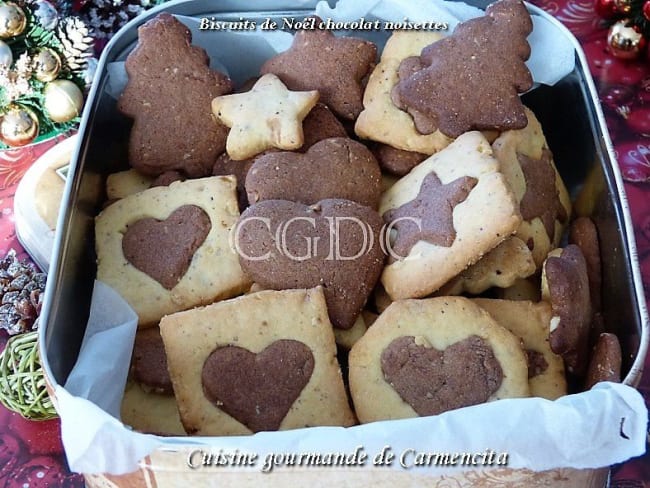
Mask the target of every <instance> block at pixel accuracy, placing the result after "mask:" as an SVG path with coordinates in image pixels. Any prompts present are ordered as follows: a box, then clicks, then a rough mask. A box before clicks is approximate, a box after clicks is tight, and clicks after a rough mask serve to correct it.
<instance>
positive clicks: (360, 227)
mask: <svg viewBox="0 0 650 488" xmlns="http://www.w3.org/2000/svg"><path fill="white" fill-rule="evenodd" d="M381 228H382V221H381V218H380V217H379V215H378V214H377V213H376V212H375V211H374V210H372V209H371V208H369V207H365V206H363V205H359V204H358V203H355V202H351V201H348V200H322V201H320V202H318V203H316V204H315V205H312V206H307V205H303V204H301V203H294V202H289V201H285V200H265V201H263V202H259V203H257V204H255V205H252V206H251V207H249V208H248V209H246V211H244V213H242V215H241V218H240V219H239V222H238V224H237V227H236V229H235V232H234V245H235V248H236V250H237V251H238V254H239V260H240V263H241V266H242V269H244V271H245V273H246V274H247V275H248V276H249V277H250V278H251V279H252V280H253V281H255V282H256V283H258V284H260V285H261V286H262V287H263V288H266V289H271V290H283V289H289V288H312V287H314V286H318V285H323V287H324V291H325V299H326V300H327V306H328V310H329V314H330V319H331V320H332V323H333V324H334V326H335V327H337V328H340V329H349V328H351V327H352V326H353V325H354V322H355V320H356V319H357V317H358V315H359V314H360V313H361V310H362V309H363V306H364V305H365V303H366V300H367V299H368V296H369V295H370V292H371V291H372V289H373V287H374V286H375V284H376V282H377V280H378V278H379V275H380V273H381V270H382V268H383V264H384V257H385V256H384V252H383V250H382V246H381V242H380V239H381V235H382V234H381V232H382V229H381Z"/></svg>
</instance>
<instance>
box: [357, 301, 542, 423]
mask: <svg viewBox="0 0 650 488" xmlns="http://www.w3.org/2000/svg"><path fill="white" fill-rule="evenodd" d="M349 372H350V373H349V376H350V393H351V395H352V400H353V402H354V406H355V411H356V413H357V417H358V418H359V421H360V422H362V423H366V422H373V421H377V420H389V419H399V418H408V417H416V416H425V415H435V414H439V413H442V412H444V411H447V410H451V409H455V408H461V407H464V406H469V405H476V404H478V403H483V402H486V401H492V400H497V399H500V398H511V397H522V396H528V395H529V394H530V390H529V386H528V367H527V362H526V356H525V354H524V351H523V349H522V348H521V345H520V342H519V339H518V338H516V337H515V336H514V335H512V334H511V333H510V332H508V331H507V330H506V329H504V328H503V327H501V326H500V325H498V324H497V323H496V322H495V321H494V319H492V317H490V315H488V313H487V312H485V311H484V310H483V309H481V308H480V307H478V306H477V305H475V304H473V303H472V302H471V301H469V300H468V299H466V298H462V297H440V298H429V299H425V300H401V301H398V302H394V303H393V304H392V305H391V306H390V307H388V309H386V311H385V312H384V313H382V314H381V315H380V316H379V318H378V319H377V320H376V321H375V323H374V324H373V325H372V327H370V328H369V329H368V331H367V332H366V333H365V334H364V336H363V337H362V338H361V339H359V341H358V342H357V343H356V344H355V345H354V346H353V347H352V350H351V351H350V356H349Z"/></svg>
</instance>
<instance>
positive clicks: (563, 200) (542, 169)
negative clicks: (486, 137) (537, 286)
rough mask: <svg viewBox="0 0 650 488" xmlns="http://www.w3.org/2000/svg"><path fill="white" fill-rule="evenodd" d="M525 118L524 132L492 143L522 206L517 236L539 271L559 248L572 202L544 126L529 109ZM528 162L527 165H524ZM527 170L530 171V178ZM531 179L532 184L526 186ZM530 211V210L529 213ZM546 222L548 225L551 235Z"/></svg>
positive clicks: (505, 134) (503, 171)
mask: <svg viewBox="0 0 650 488" xmlns="http://www.w3.org/2000/svg"><path fill="white" fill-rule="evenodd" d="M526 116H527V117H528V125H527V126H526V127H525V128H524V129H521V130H511V131H506V132H503V133H502V134H501V135H500V136H499V137H498V138H497V139H496V141H494V143H493V144H492V149H493V150H494V157H496V158H497V159H498V160H499V163H500V164H501V172H502V173H503V174H504V175H505V177H506V179H507V180H508V183H509V185H510V187H511V188H512V191H513V193H514V194H515V197H516V199H517V202H518V203H519V204H520V205H521V214H522V218H523V221H522V222H521V225H520V226H519V228H518V229H517V233H516V235H517V237H519V238H520V239H521V240H522V241H524V242H525V243H526V244H528V246H529V248H530V249H531V251H532V253H533V259H534V260H535V265H536V266H537V269H538V270H539V269H541V266H542V263H543V262H544V260H545V259H546V255H547V254H548V253H549V252H550V251H551V250H552V249H555V248H556V247H558V246H559V245H560V239H561V238H562V234H563V233H564V230H565V228H566V225H567V224H568V223H569V218H570V216H571V200H570V198H569V193H568V192H567V189H566V187H565V186H564V182H563V181H562V178H561V177H560V174H559V173H558V171H557V169H556V167H555V164H554V162H553V160H552V155H551V153H550V151H549V150H548V145H547V143H546V138H545V137H544V133H543V132H542V126H541V124H540V123H539V121H538V120H537V118H536V117H535V114H533V112H532V111H531V110H529V109H528V108H526ZM526 158H527V159H526ZM525 161H528V166H524V164H523V162H525ZM528 167H530V169H528ZM526 171H529V172H530V175H529V177H528V178H527V177H526ZM528 179H530V180H531V181H532V182H533V185H531V184H530V182H528V183H527V180H528ZM553 181H554V183H555V185H553V184H552V183H551V182H553ZM529 192H530V194H529V195H528V196H527V193H529ZM525 199H527V200H528V201H529V204H526V201H525ZM535 207H537V208H535ZM527 208H530V210H528V212H527ZM544 220H547V221H548V223H549V226H548V227H549V229H550V230H551V232H550V233H549V232H547V229H546V227H545V224H544ZM549 234H550V235H549Z"/></svg>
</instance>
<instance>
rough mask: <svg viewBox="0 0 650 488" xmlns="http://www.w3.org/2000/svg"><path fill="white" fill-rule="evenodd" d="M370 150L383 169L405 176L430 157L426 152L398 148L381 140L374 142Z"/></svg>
mask: <svg viewBox="0 0 650 488" xmlns="http://www.w3.org/2000/svg"><path fill="white" fill-rule="evenodd" d="M370 150H371V151H372V153H373V154H374V155H375V157H376V158H377V161H378V162H379V166H381V169H383V170H384V171H387V172H388V173H390V174H392V175H396V176H404V175H405V174H407V173H408V172H409V171H411V170H412V169H413V168H415V167H416V166H417V165H418V164H420V163H421V162H422V161H424V160H425V159H427V157H428V156H427V155H426V154H422V153H417V152H412V151H404V150H402V149H396V148H394V147H392V146H389V145H388V144H382V143H380V142H376V143H374V144H372V145H371V146H370Z"/></svg>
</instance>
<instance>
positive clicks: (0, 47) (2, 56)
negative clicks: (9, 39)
mask: <svg viewBox="0 0 650 488" xmlns="http://www.w3.org/2000/svg"><path fill="white" fill-rule="evenodd" d="M13 62H14V55H13V53H12V52H11V48H10V47H9V44H7V43H6V42H4V41H0V67H2V66H4V67H7V68H9V66H11V63H13Z"/></svg>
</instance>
